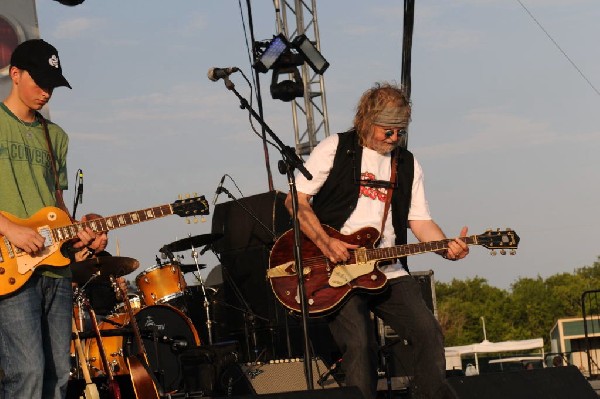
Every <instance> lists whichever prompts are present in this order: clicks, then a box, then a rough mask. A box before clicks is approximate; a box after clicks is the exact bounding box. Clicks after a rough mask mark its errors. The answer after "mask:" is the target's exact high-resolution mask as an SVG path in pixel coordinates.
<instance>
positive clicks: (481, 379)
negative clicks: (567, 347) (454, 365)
mask: <svg viewBox="0 0 600 399" xmlns="http://www.w3.org/2000/svg"><path fill="white" fill-rule="evenodd" d="M448 383H449V384H450V387H451V388H452V390H453V391H454V394H455V398H456V399H479V398H486V399H506V398H510V399H536V398H540V399H542V398H543V399H565V398H577V399H598V395H596V392H595V391H594V389H593V388H592V386H591V385H590V384H589V382H588V381H587V380H586V379H585V377H584V376H583V375H582V374H581V372H580V371H579V370H578V369H577V367H575V366H568V367H548V368H545V369H534V370H523V371H514V372H501V373H490V374H481V375H477V376H470V377H450V378H448Z"/></svg>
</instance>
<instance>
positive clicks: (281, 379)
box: [240, 358, 339, 395]
mask: <svg viewBox="0 0 600 399" xmlns="http://www.w3.org/2000/svg"><path fill="white" fill-rule="evenodd" d="M240 368H241V372H242V374H243V376H244V381H245V383H246V384H247V385H246V389H248V391H249V393H254V394H259V395H262V394H271V393H281V392H291V391H305V390H306V389H307V385H306V378H305V375H304V361H303V360H294V359H292V360H281V361H277V362H271V363H247V364H243V365H241V366H240ZM327 371H328V367H327V366H326V365H325V363H323V361H322V360H321V359H319V358H314V359H313V361H312V376H313V385H314V387H315V389H316V390H324V389H327V390H328V389H330V388H337V387H339V385H338V383H337V382H336V381H335V380H334V379H333V377H332V376H328V377H327V378H325V379H324V381H322V383H321V384H318V382H319V379H320V378H321V376H324V375H325V374H326V373H327ZM242 389H243V388H242Z"/></svg>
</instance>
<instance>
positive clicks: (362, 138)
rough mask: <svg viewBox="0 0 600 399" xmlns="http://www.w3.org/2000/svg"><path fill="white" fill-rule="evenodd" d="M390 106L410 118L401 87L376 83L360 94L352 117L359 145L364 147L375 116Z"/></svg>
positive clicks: (408, 105) (406, 98)
mask: <svg viewBox="0 0 600 399" xmlns="http://www.w3.org/2000/svg"><path fill="white" fill-rule="evenodd" d="M390 106H392V107H397V108H398V109H399V111H402V110H406V111H408V116H409V117H410V112H411V104H410V101H409V99H408V97H407V96H406V92H405V91H404V89H403V88H402V86H399V85H395V84H392V83H387V82H378V83H375V85H373V87H371V88H370V89H369V90H367V91H365V92H364V93H363V94H362V96H361V97H360V100H359V101H358V105H357V106H356V115H355V116H354V129H356V132H357V133H358V137H359V144H360V145H363V146H364V145H366V143H367V139H368V137H369V135H370V134H371V125H373V122H374V121H375V119H376V118H377V115H378V114H379V113H380V112H381V111H382V110H383V109H384V108H387V107H390Z"/></svg>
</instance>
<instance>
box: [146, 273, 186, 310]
mask: <svg viewBox="0 0 600 399" xmlns="http://www.w3.org/2000/svg"><path fill="white" fill-rule="evenodd" d="M135 285H137V287H138V289H139V290H140V293H141V296H142V301H143V303H144V305H146V306H151V305H157V304H163V303H168V302H169V301H171V300H173V299H175V298H179V297H180V296H182V295H184V294H185V288H186V287H187V284H186V282H185V279H184V277H183V273H182V272H181V268H180V267H179V266H178V265H176V264H172V265H168V264H167V265H156V266H153V267H151V268H149V269H146V270H144V271H143V272H141V273H140V274H139V275H138V276H137V277H136V278H135Z"/></svg>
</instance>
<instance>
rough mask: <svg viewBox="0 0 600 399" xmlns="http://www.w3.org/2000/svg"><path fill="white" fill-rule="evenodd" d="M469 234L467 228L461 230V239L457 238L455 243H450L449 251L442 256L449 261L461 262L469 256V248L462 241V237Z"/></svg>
mask: <svg viewBox="0 0 600 399" xmlns="http://www.w3.org/2000/svg"><path fill="white" fill-rule="evenodd" d="M468 233H469V228H468V227H467V226H465V227H463V228H462V229H461V230H460V234H459V238H455V239H454V241H450V242H449V243H448V249H447V250H446V252H445V253H442V256H443V257H444V258H446V259H449V260H459V259H462V258H464V257H465V256H467V255H468V254H469V246H468V245H467V244H466V243H465V242H464V241H463V240H461V239H460V237H466V236H467V235H468Z"/></svg>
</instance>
